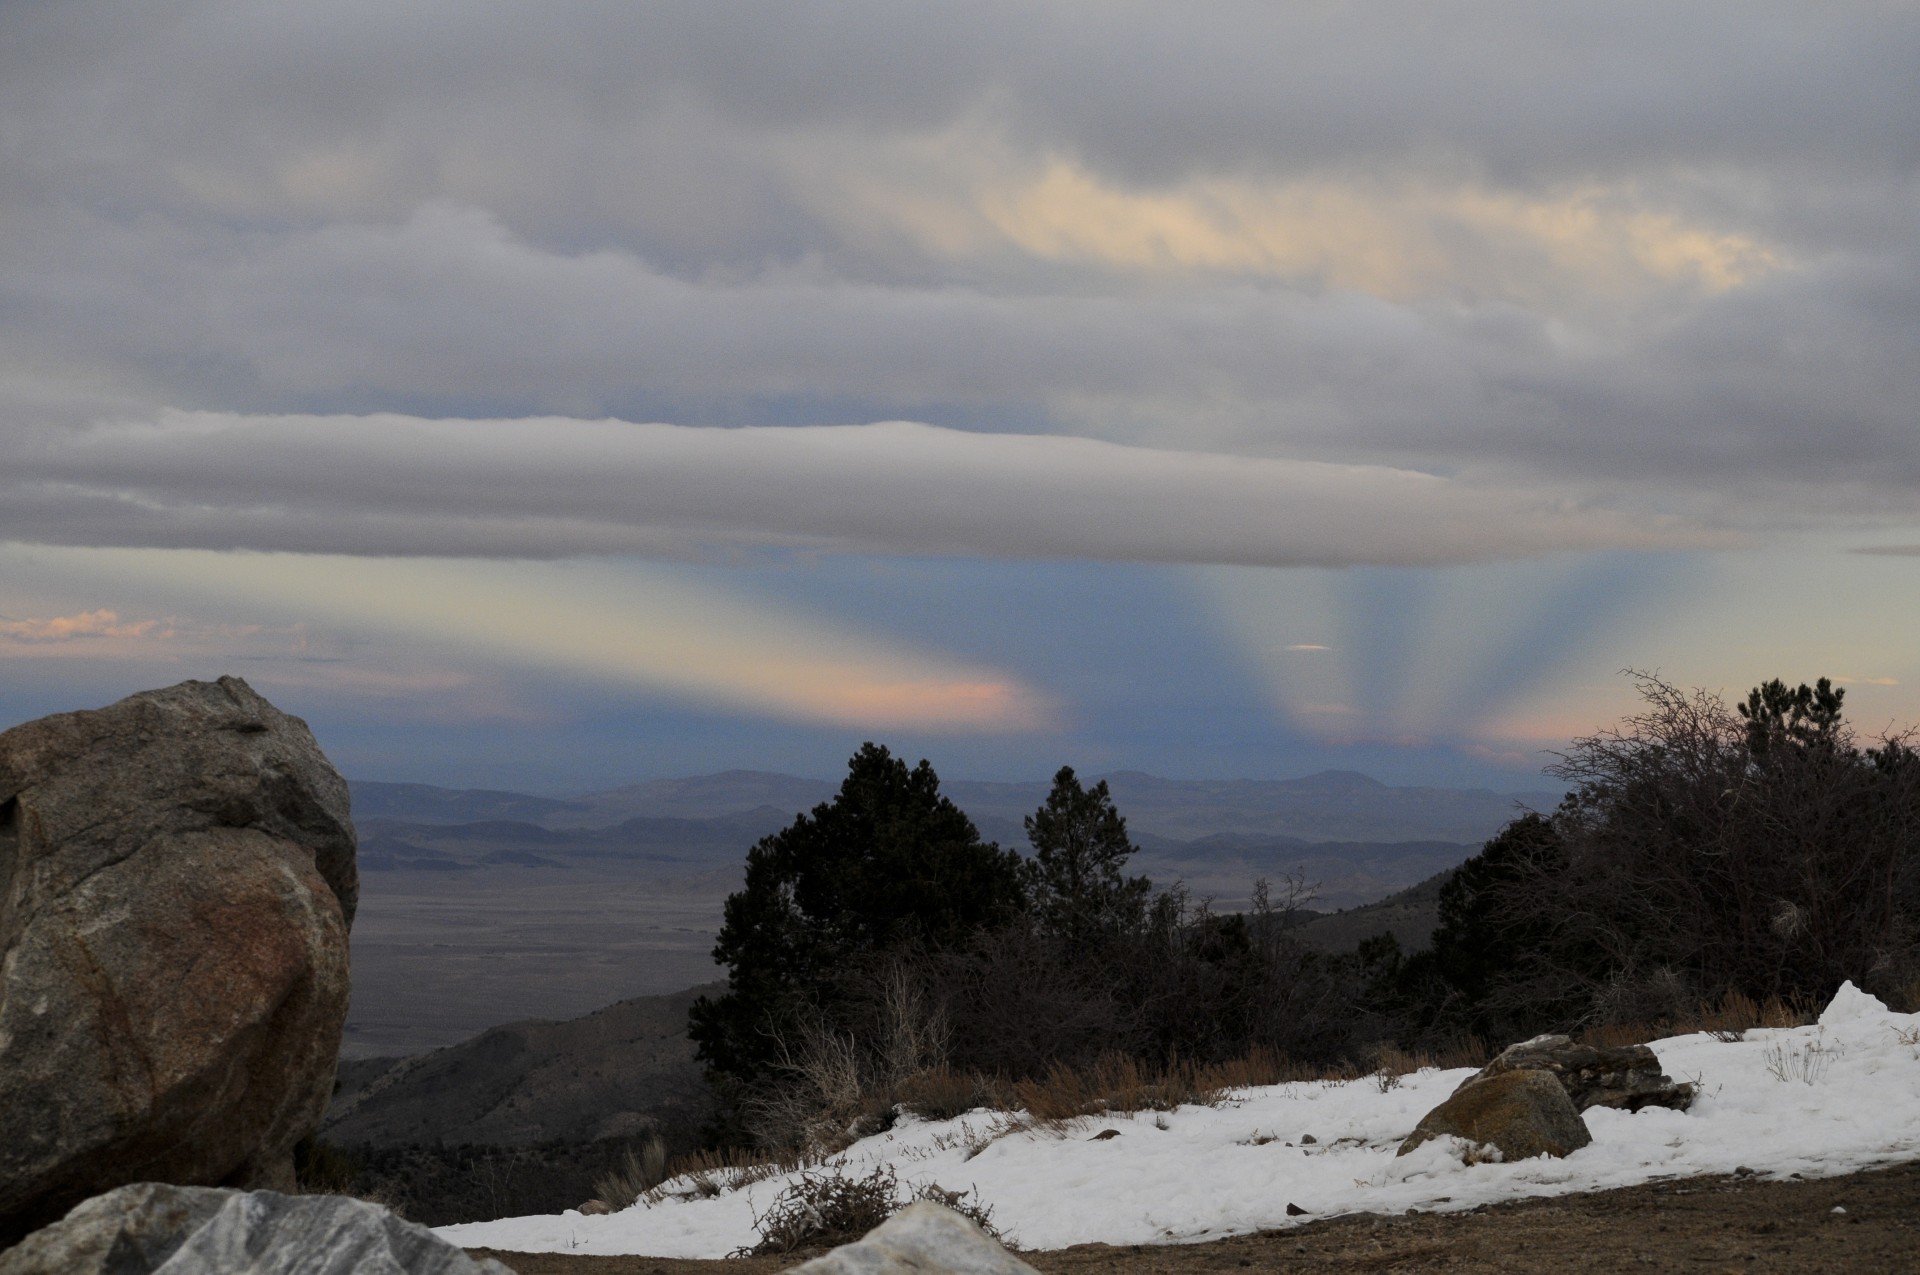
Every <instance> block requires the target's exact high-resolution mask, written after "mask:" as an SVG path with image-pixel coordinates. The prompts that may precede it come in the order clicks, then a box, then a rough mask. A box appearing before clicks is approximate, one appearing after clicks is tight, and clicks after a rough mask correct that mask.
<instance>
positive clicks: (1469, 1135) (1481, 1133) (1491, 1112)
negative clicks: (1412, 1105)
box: [1399, 1071, 1593, 1160]
mask: <svg viewBox="0 0 1920 1275" xmlns="http://www.w3.org/2000/svg"><path fill="white" fill-rule="evenodd" d="M1448 1135H1452V1136H1454V1137H1458V1138H1464V1139H1466V1140H1467V1141H1468V1142H1471V1143H1474V1144H1475V1145H1478V1146H1491V1147H1496V1148H1498V1149H1499V1152H1500V1158H1501V1159H1502V1160H1526V1159H1530V1158H1532V1157H1533V1156H1537V1155H1550V1156H1564V1155H1568V1154H1571V1153H1572V1152H1574V1151H1577V1150H1579V1149H1580V1148H1581V1147H1584V1146H1586V1145H1587V1144H1588V1143H1589V1142H1592V1141H1593V1134H1592V1133H1590V1132H1589V1131H1588V1130H1587V1124H1586V1121H1584V1120H1582V1119H1581V1118H1580V1113H1579V1112H1578V1111H1575V1110H1574V1107H1573V1100H1572V1099H1570V1098H1568V1097H1567V1091H1566V1090H1565V1089H1564V1088H1562V1087H1561V1084H1560V1082H1559V1081H1558V1080H1556V1079H1555V1078H1554V1077H1553V1076H1551V1075H1549V1074H1547V1073H1546V1072H1544V1071H1507V1072H1501V1073H1500V1074H1499V1075H1494V1076H1488V1077H1485V1078H1484V1079H1474V1080H1471V1081H1469V1082H1468V1083H1466V1084H1464V1085H1462V1086H1461V1087H1460V1088H1458V1089H1456V1090H1454V1092H1453V1096H1452V1097H1450V1098H1448V1099H1447V1100H1446V1101H1445V1102H1443V1103H1441V1104H1440V1105H1439V1106H1437V1107H1435V1108H1434V1109H1433V1110H1432V1111H1429V1112H1428V1113H1427V1114H1426V1116H1425V1117H1424V1118H1422V1119H1421V1121H1420V1123H1419V1124H1418V1125H1417V1126H1415V1128H1414V1130H1413V1132H1412V1133H1411V1134H1408V1135H1407V1140H1406V1141H1405V1142H1402V1143H1401V1144H1400V1151H1399V1154H1401V1155H1405V1154H1407V1152H1409V1151H1411V1150H1413V1149H1414V1148H1415V1147H1417V1146H1419V1145H1421V1144H1422V1143H1424V1142H1429V1141H1431V1140H1432V1139H1434V1138H1444V1137H1446V1136H1448Z"/></svg>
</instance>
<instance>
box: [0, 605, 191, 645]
mask: <svg viewBox="0 0 1920 1275" xmlns="http://www.w3.org/2000/svg"><path fill="white" fill-rule="evenodd" d="M172 636H173V629H172V627H171V626H170V625H169V624H168V623H166V622H165V621H161V620H132V621H124V622H123V621H122V620H121V619H120V616H119V615H118V614H117V613H116V612H113V611H107V610H99V611H82V612H81V613H80V614H78V615H57V616H53V617H51V618H50V619H45V620H38V619H29V620H0V638H4V639H6V640H7V641H10V642H30V643H36V644H37V643H43V642H73V641H78V640H81V639H84V638H146V637H152V638H168V637H172Z"/></svg>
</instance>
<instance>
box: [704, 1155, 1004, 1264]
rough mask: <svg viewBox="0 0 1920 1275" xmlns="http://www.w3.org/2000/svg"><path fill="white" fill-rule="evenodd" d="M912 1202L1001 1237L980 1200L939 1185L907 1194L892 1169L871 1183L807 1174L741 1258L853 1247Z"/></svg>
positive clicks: (779, 1201) (834, 1173)
mask: <svg viewBox="0 0 1920 1275" xmlns="http://www.w3.org/2000/svg"><path fill="white" fill-rule="evenodd" d="M910 1200H932V1201H934V1202H936V1203H939V1204H943V1205H945V1206H946V1207H948V1208H950V1209H953V1210H954V1211H956V1212H958V1213H960V1214H962V1215H963V1216H965V1217H968V1218H970V1219H972V1220H973V1221H974V1222H975V1223H976V1224H977V1225H978V1226H979V1227H980V1228H981V1229H982V1230H984V1231H986V1232H987V1234H989V1235H993V1236H996V1237H997V1236H998V1235H999V1232H998V1231H996V1230H995V1229H994V1227H993V1223H992V1218H991V1214H992V1209H991V1208H988V1207H985V1206H983V1205H981V1203H980V1201H979V1198H978V1195H977V1194H974V1195H973V1197H972V1198H971V1199H970V1198H969V1195H968V1193H967V1192H962V1191H949V1190H947V1189H945V1188H944V1187H941V1186H938V1185H935V1184H927V1185H924V1186H920V1187H916V1188H914V1190H913V1191H911V1192H908V1193H905V1194H903V1193H902V1191H901V1189H900V1181H899V1179H898V1178H897V1177H895V1176H894V1172H893V1170H892V1169H891V1168H890V1167H888V1166H886V1165H881V1166H880V1167H878V1168H876V1169H874V1170H873V1172H871V1173H869V1174H867V1175H866V1176H865V1177H852V1176H849V1175H848V1174H847V1172H846V1171H845V1170H844V1169H840V1168H835V1169H831V1170H826V1171H822V1172H818V1173H802V1174H801V1175H800V1178H799V1180H798V1181H797V1182H795V1183H794V1184H793V1185H792V1186H790V1187H788V1188H787V1189H786V1190H785V1191H783V1192H781V1193H780V1195H779V1196H778V1198H776V1199H775V1200H774V1202H773V1203H772V1204H771V1205H769V1206H768V1208H767V1211H766V1212H764V1213H757V1214H755V1215H754V1219H753V1227H754V1230H756V1231H757V1232H759V1234H760V1242H759V1243H757V1244H755V1245H753V1246H752V1247H751V1248H748V1249H743V1250H741V1251H740V1252H739V1253H737V1254H736V1256H741V1257H747V1256H763V1255H766V1254H770V1253H792V1252H794V1251H796V1250H798V1249H802V1248H825V1247H829V1246H832V1245H838V1244H845V1243H849V1242H851V1241H853V1240H857V1239H859V1238H860V1237H861V1236H863V1235H865V1234H866V1233H867V1232H868V1231H871V1230H872V1229H873V1228H874V1227H876V1226H878V1225H880V1224H881V1223H882V1222H884V1221H886V1220H887V1219H888V1218H890V1217H892V1216H893V1215H894V1214H895V1213H897V1212H899V1211H900V1209H901V1208H903V1207H904V1206H905V1205H906V1204H907V1203H908V1202H909V1201H910Z"/></svg>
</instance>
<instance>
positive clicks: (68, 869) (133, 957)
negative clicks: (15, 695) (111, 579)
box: [0, 677, 357, 1247]
mask: <svg viewBox="0 0 1920 1275" xmlns="http://www.w3.org/2000/svg"><path fill="white" fill-rule="evenodd" d="M356 895H357V877H356V869H355V864H354V832H353V824H352V823H351V822H350V820H349V818H348V810H347V785H346V782H345V781H344V780H343V779H341V778H340V776H339V774H338V773H336V772H335V771H334V769H333V767H332V766H330V765H329V764H328V763H327V759H326V758H325V757H324V756H323V755H322V754H321V752H320V748H319V746H318V745H317V744H316V743H315V742H314V739H313V736H312V734H310V733H309V732H308V730H307V727H306V724H305V723H304V722H302V721H300V719H299V718H297V717H289V716H287V715H286V714H285V713H282V712H280V711H279V710H278V709H276V708H274V706H273V705H271V704H269V703H268V702H267V701H266V700H264V699H262V698H261V697H260V696H259V695H257V694H255V693H254V691H253V690H252V688H250V687H249V686H248V685H247V684H246V683H245V682H243V681H241V680H239V679H238V678H232V677H223V678H221V679H220V680H219V681H218V682H182V683H180V684H179V685H178V686H173V687H169V688H167V689H165V690H158V691H145V692H142V693H141V694H138V695H134V696H130V697H129V698H127V699H124V700H121V701H120V702H119V703H117V704H114V705H112V706H110V707H108V708H103V709H99V710H97V711H92V712H81V713H62V714H59V715H57V716H53V717H43V718H41V719H39V720H38V721H32V722H27V723H26V724H24V725H21V726H16V727H14V728H13V729H11V730H9V731H6V732H5V733H4V734H0V952H5V953H6V963H5V973H4V977H0V1247H4V1246H5V1245H7V1244H10V1243H12V1242H13V1241H15V1240H17V1239H19V1238H20V1237H21V1236H22V1235H24V1234H26V1233H27V1232H28V1231H30V1230H32V1229H34V1228H35V1227H38V1226H44V1225H46V1224H47V1223H49V1222H51V1221H53V1220H54V1219H56V1218H58V1217H60V1216H61V1215H62V1214H64V1213H65V1212H66V1211H67V1210H68V1209H71V1208H72V1207H73V1206H74V1205H76V1204H78V1203H80V1202H81V1201H82V1200H85V1199H87V1198H88V1197H89V1196H92V1195H95V1194H97V1193H99V1192H101V1191H106V1190H110V1189H112V1188H113V1187H117V1186H121V1185H123V1184H125V1183H128V1182H141V1181H163V1182H178V1183H186V1184H196V1185H205V1186H233V1187H245V1188H252V1187H274V1188H282V1189H285V1188H290V1187H291V1186H292V1185H293V1159H292V1149H293V1144H294V1143H295V1142H296V1141H297V1140H299V1139H300V1138H301V1137H302V1136H304V1135H305V1134H307V1133H309V1132H311V1131H312V1130H313V1128H314V1127H315V1126H316V1125H317V1124H319V1122H320V1117H321V1114H322V1113H323V1112H324V1111H325V1110H326V1106H327V1099H328V1097H329V1096H330V1095H331V1093H332V1090H333V1070H334V1058H335V1056H336V1055H337V1054H338V1053H339V1050H340V1029H341V1025H342V1024H343V1023H344V1022H345V1019H346V1013H347V926H348V924H349V923H350V922H351V920H352V918H353V908H354V902H355V898H356Z"/></svg>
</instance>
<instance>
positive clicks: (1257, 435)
mask: <svg viewBox="0 0 1920 1275" xmlns="http://www.w3.org/2000/svg"><path fill="white" fill-rule="evenodd" d="M1916 64H1920V10H1916V9H1915V8H1914V7H1913V6H1911V5H1905V4H1885V3H1877V2H1869V0H1860V2H1859V3H1838V2H1837V3H1833V4H1827V5H1821V6H1818V7H1815V8H1809V7H1807V6H1804V5H1796V4H1787V3H1760V4H1754V3H1734V2H1733V0H1710V2H1703V3H1699V4H1691V5H1687V6H1684V7H1681V8H1675V7H1674V6H1672V5H1668V4H1655V3H1651V2H1650V0H1647V2H1642V0H1631V2H1629V3H1624V4H1620V3H1615V4H1605V5H1600V4H1592V5H1588V4H1577V5H1567V6H1556V7H1555V8H1553V9H1551V10H1543V9H1541V8H1540V7H1539V6H1537V5H1533V4H1523V3H1518V2H1517V0H1471V2H1462V3H1455V4H1441V5H1433V4H1425V3H1414V2H1413V0H1392V2H1390V3H1385V4H1380V5H1370V6H1364V7H1356V6H1350V5H1292V6H1267V5H1252V4H1245V3H1240V2H1239V0H1219V2H1217V3H1201V4H1197V5H1189V6H1182V7H1181V8H1180V9H1178V10H1177V11H1176V10H1168V9H1165V8H1163V7H1160V6H1152V5H1144V4H1142V5H1135V4H1130V3H1129V4H1120V5H1113V4H1092V3H1087V2H1083V0H1056V2H1054V3H1040V4H1017V5H1016V4H1000V3H995V2H992V0H980V2H979V3H974V4H969V5H963V6H954V7H945V8H938V9H918V8H905V9H903V8H901V7H899V6H895V5H882V4H868V3H860V4H848V5H840V6H834V7H833V8H832V9H831V10H818V9H799V10H796V9H793V8H791V7H789V6H783V5H741V6H731V5H730V6H726V7H724V8H715V7H713V6H710V5H703V4H694V3H684V4H683V3H666V4H659V5H648V6H642V7H633V6H613V5H606V4H601V3H592V2H588V0H557V2H556V3H555V4H552V5H543V6H541V8H540V11H539V12H538V13H537V14H535V13H534V12H532V11H530V10H529V11H524V12H522V11H519V10H515V9H512V8H510V7H509V8H483V9H479V10H476V9H474V8H472V7H471V6H465V5H459V6H456V5H451V4H439V3H427V4H421V5H409V6H406V8H405V10H404V11H398V10H394V9H393V8H391V7H390V6H381V5H372V4H361V3H347V4H327V5H321V4H318V3H312V2H308V3H289V4H282V5H274V6H271V7H267V8H262V7H259V6H254V5H244V4H234V3H224V2H220V0H181V2H180V3H175V4H168V5H162V6H156V7H151V8H146V7H142V8H138V9H136V8H134V7H131V6H127V5H125V4H120V3H107V2H99V0H77V2H76V3H72V4H64V5H15V6H7V7H6V8H5V9H4V11H0V115H3V116H4V118H5V120H6V128H5V129H3V130H0V162H4V163H5V165H6V171H7V172H8V174H9V180H8V182H7V183H6V186H5V189H4V191H0V218H3V219H4V224H5V226H6V229H7V233H6V235H5V236H3V237H0V430H4V431H6V432H7V433H8V434H17V433H20V432H23V431H28V430H33V429H38V428H44V427H48V426H52V425H61V424H66V425H72V424H87V423H91V422H93V421H95V420H98V419H100V418H101V416H102V415H103V414H114V413H116V412H117V413H119V414H131V415H133V416H135V417H140V416H143V415H151V413H153V412H155V411H158V410H160V409H164V408H178V409H192V410H208V411H227V412H236V413H249V414H287V413H299V414H331V413H339V412H352V413H371V412H401V413H412V414H418V415H423V416H434V417H468V418H477V419H500V418H507V417H517V416H528V415H547V414H557V415H567V416H577V417H582V418H588V419H592V418H597V417H602V416H616V417H620V418H624V419H643V420H646V419H651V420H674V421H678V422H681V423H685V424H696V425H703V424H728V425H755V424H822V423H836V422H842V421H848V420H885V419H892V418H910V419H917V420H926V421H930V422H933V423H936V424H942V425H949V426H955V427H960V428H975V429H987V430H992V431H996V432H1008V431H1012V432H1027V433H1042V432H1045V433H1063V434H1074V435H1080V436H1086V437H1100V438H1107V439H1111V440H1117V441H1126V442H1133V443H1139V444H1144V445H1148V446H1155V447H1161V448H1167V449H1171V450H1205V451H1220V452H1228V453H1235V454H1244V455H1249V456H1268V457H1291V458H1298V459H1315V460H1323V461H1332V462H1349V463H1367V464H1383V465H1389V466H1398V467H1411V468H1418V469H1423V470H1428V471H1433V472H1447V473H1451V474H1456V475H1468V476H1477V477H1481V478H1485V479H1487V480H1489V481H1494V480H1511V481H1514V482H1516V483H1518V484H1519V485H1520V486H1522V487H1524V488H1527V489H1532V490H1540V489H1552V490H1556V491H1560V492H1564V493H1569V494H1574V495H1594V494H1604V495H1605V496H1606V497H1607V499H1608V500H1609V501H1611V502H1613V503H1616V504H1621V503H1624V505H1626V506H1628V507H1633V508H1642V509H1665V510H1671V511H1691V512H1694V513H1697V514H1706V515H1710V516H1713V517H1719V518H1734V519H1738V520H1741V521H1743V522H1746V523H1749V524H1757V525H1774V526H1798V525H1803V524H1805V523H1806V522H1808V521H1814V522H1822V521H1824V522H1827V523H1836V522H1838V523H1849V522H1851V523H1859V522H1862V521H1865V522H1868V523H1874V522H1879V523H1887V524H1893V525H1909V524H1911V523H1913V522H1915V521H1916V520H1920V500H1916V497H1915V496H1914V492H1915V491H1916V490H1917V489H1920V437H1917V436H1916V431H1915V430H1914V429H1913V428H1912V415H1911V404H1912V403H1913V402H1915V401H1920V351H1917V350H1916V348H1915V344H1916V337H1915V335H1914V334H1915V333H1916V332H1920V248H1917V247H1916V245H1920V141H1916V138H1920V94H1916V93H1915V92H1914V91H1913V77H1912V74H1911V70H1912V67H1913V66H1914V65H1916Z"/></svg>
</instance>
